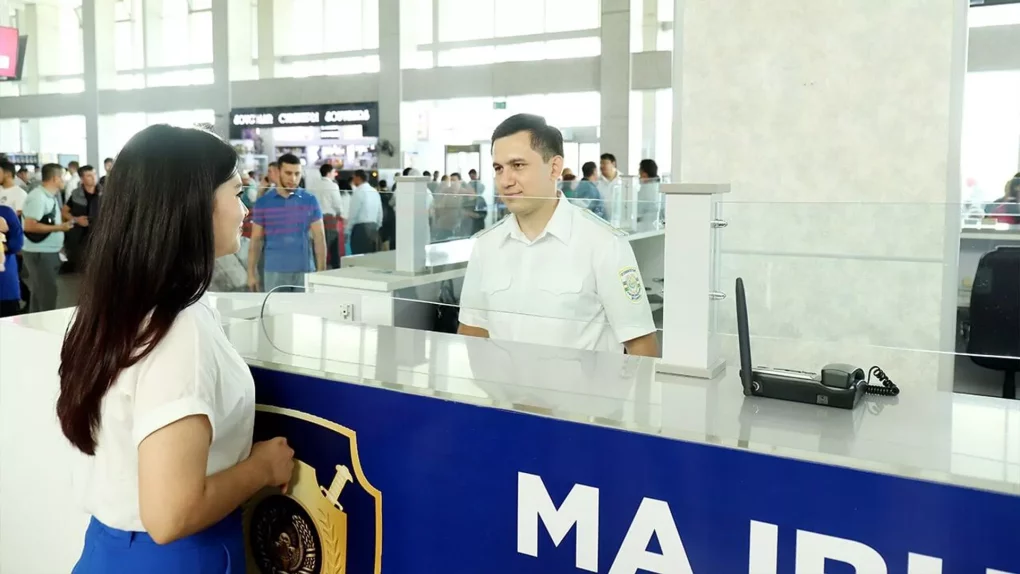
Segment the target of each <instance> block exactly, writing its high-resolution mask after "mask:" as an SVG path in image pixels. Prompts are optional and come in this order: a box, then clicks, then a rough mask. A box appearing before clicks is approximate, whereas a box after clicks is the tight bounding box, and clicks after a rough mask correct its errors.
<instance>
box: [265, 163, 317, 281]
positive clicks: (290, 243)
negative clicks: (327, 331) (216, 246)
mask: <svg viewBox="0 0 1020 574" xmlns="http://www.w3.org/2000/svg"><path fill="white" fill-rule="evenodd" d="M277 163H278V164H279V169H280V172H279V173H280V184H279V185H277V186H276V188H275V189H271V190H269V191H268V192H267V193H266V194H265V195H263V196H262V197H260V198H259V200H258V201H256V202H255V209H254V210H253V214H252V225H251V245H250V247H249V251H248V288H249V289H251V290H252V291H259V290H260V287H262V286H260V285H259V274H258V268H259V258H260V257H261V256H262V254H263V252H262V246H263V242H264V243H265V257H266V260H265V285H264V287H265V290H266V291H272V290H273V289H275V288H277V287H280V286H283V285H297V286H304V284H305V274H306V273H309V272H311V271H325V270H326V235H325V232H324V230H323V226H322V210H321V209H320V208H319V201H318V200H317V199H315V196H314V195H312V194H311V193H309V192H307V191H305V190H304V189H301V188H300V187H298V182H299V181H301V160H299V159H298V158H297V156H295V155H294V154H289V153H287V154H283V155H282V156H280V158H279V159H278V160H277ZM309 239H310V240H311V241H310V242H309ZM313 246H314V250H313ZM313 252H314V253H313ZM313 257H314V259H313Z"/></svg>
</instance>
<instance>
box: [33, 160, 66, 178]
mask: <svg viewBox="0 0 1020 574" xmlns="http://www.w3.org/2000/svg"><path fill="white" fill-rule="evenodd" d="M62 171H64V166H62V165H60V164H59V163H47V164H45V165H43V166H42V173H40V174H39V177H40V178H41V181H49V180H51V179H53V178H54V177H60V174H61V172H62Z"/></svg>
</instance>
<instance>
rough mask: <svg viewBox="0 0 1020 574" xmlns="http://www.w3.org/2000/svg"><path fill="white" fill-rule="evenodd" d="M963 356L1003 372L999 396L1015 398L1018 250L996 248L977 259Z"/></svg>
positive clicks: (1019, 328)
mask: <svg viewBox="0 0 1020 574" xmlns="http://www.w3.org/2000/svg"><path fill="white" fill-rule="evenodd" d="M967 353H969V354H971V355H972V356H971V360H973V361H974V363H975V364H977V365H979V366H982V367H985V368H987V369H994V370H997V371H1003V373H1004V377H1003V381H1002V396H1003V398H1007V399H1015V398H1016V373H1017V372H1018V371H1020V247H999V248H997V249H996V250H995V251H991V252H989V253H985V254H984V255H982V256H981V261H980V262H979V263H978V268H977V273H976V274H975V275H974V287H973V290H972V291H971V296H970V338H969V340H968V341H967ZM974 355H995V356H974Z"/></svg>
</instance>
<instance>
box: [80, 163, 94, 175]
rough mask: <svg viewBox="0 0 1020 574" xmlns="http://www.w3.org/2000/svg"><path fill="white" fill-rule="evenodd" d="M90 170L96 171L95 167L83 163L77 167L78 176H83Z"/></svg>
mask: <svg viewBox="0 0 1020 574" xmlns="http://www.w3.org/2000/svg"><path fill="white" fill-rule="evenodd" d="M90 171H96V168H94V167H92V166H91V165H88V164H85V165H83V166H81V167H79V168H78V177H85V174H86V173H88V172H90Z"/></svg>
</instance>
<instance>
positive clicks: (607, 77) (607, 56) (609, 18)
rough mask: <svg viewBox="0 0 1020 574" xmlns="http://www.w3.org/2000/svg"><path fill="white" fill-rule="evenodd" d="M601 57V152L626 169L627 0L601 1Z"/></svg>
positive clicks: (628, 84)
mask: <svg viewBox="0 0 1020 574" xmlns="http://www.w3.org/2000/svg"><path fill="white" fill-rule="evenodd" d="M601 36H602V57H601V58H600V59H599V61H600V62H601V64H600V67H601V81H600V86H599V91H600V93H601V95H602V106H601V114H600V115H601V118H600V124H601V126H600V129H599V140H600V148H601V149H602V153H611V154H613V155H615V156H616V165H617V167H618V168H619V169H620V171H621V172H622V173H626V171H627V166H628V165H630V163H629V160H630V153H629V143H628V142H629V138H630V2H629V0H603V1H602V28H601Z"/></svg>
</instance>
